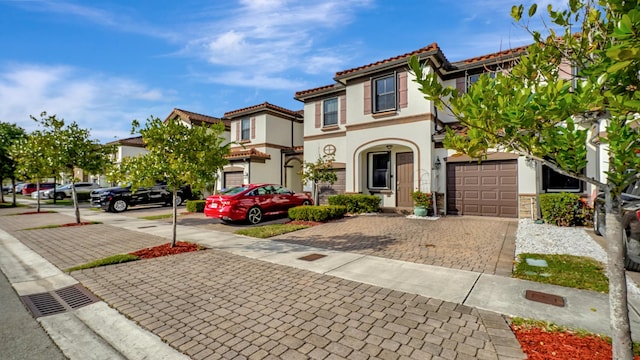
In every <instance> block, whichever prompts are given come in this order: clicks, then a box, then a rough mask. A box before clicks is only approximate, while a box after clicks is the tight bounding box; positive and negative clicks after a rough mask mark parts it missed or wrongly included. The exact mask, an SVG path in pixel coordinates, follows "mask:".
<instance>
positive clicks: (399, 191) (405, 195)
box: [396, 152, 413, 207]
mask: <svg viewBox="0 0 640 360" xmlns="http://www.w3.org/2000/svg"><path fill="white" fill-rule="evenodd" d="M411 191H413V153H412V152H405V153H396V206H397V207H413V200H411Z"/></svg>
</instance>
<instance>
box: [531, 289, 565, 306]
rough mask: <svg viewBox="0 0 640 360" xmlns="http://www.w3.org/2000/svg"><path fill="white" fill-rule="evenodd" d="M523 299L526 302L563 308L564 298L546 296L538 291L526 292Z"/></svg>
mask: <svg viewBox="0 0 640 360" xmlns="http://www.w3.org/2000/svg"><path fill="white" fill-rule="evenodd" d="M524 297H525V298H526V299H527V300H531V301H537V302H540V303H543V304H548V305H553V306H559V307H564V298H563V297H562V296H558V295H553V294H547V293H543V292H539V291H533V290H527V291H526V292H525V295H524Z"/></svg>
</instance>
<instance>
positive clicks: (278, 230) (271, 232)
mask: <svg viewBox="0 0 640 360" xmlns="http://www.w3.org/2000/svg"><path fill="white" fill-rule="evenodd" d="M308 227H309V225H293V224H272V225H264V226H257V227H251V228H246V229H240V230H238V231H236V232H235V234H238V235H246V236H251V237H256V238H261V239H266V238H270V237H272V236H276V235H281V234H286V233H290V232H293V231H298V230H302V229H306V228H308Z"/></svg>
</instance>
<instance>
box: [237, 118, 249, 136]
mask: <svg viewBox="0 0 640 360" xmlns="http://www.w3.org/2000/svg"><path fill="white" fill-rule="evenodd" d="M241 128H242V129H241V132H240V140H249V139H250V137H251V120H250V119H242V125H241Z"/></svg>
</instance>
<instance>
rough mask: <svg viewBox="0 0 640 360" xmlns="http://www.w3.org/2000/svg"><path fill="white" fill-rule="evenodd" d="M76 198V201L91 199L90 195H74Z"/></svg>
mask: <svg viewBox="0 0 640 360" xmlns="http://www.w3.org/2000/svg"><path fill="white" fill-rule="evenodd" d="M76 196H77V197H78V201H88V200H89V199H91V193H87V192H85V193H76Z"/></svg>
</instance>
